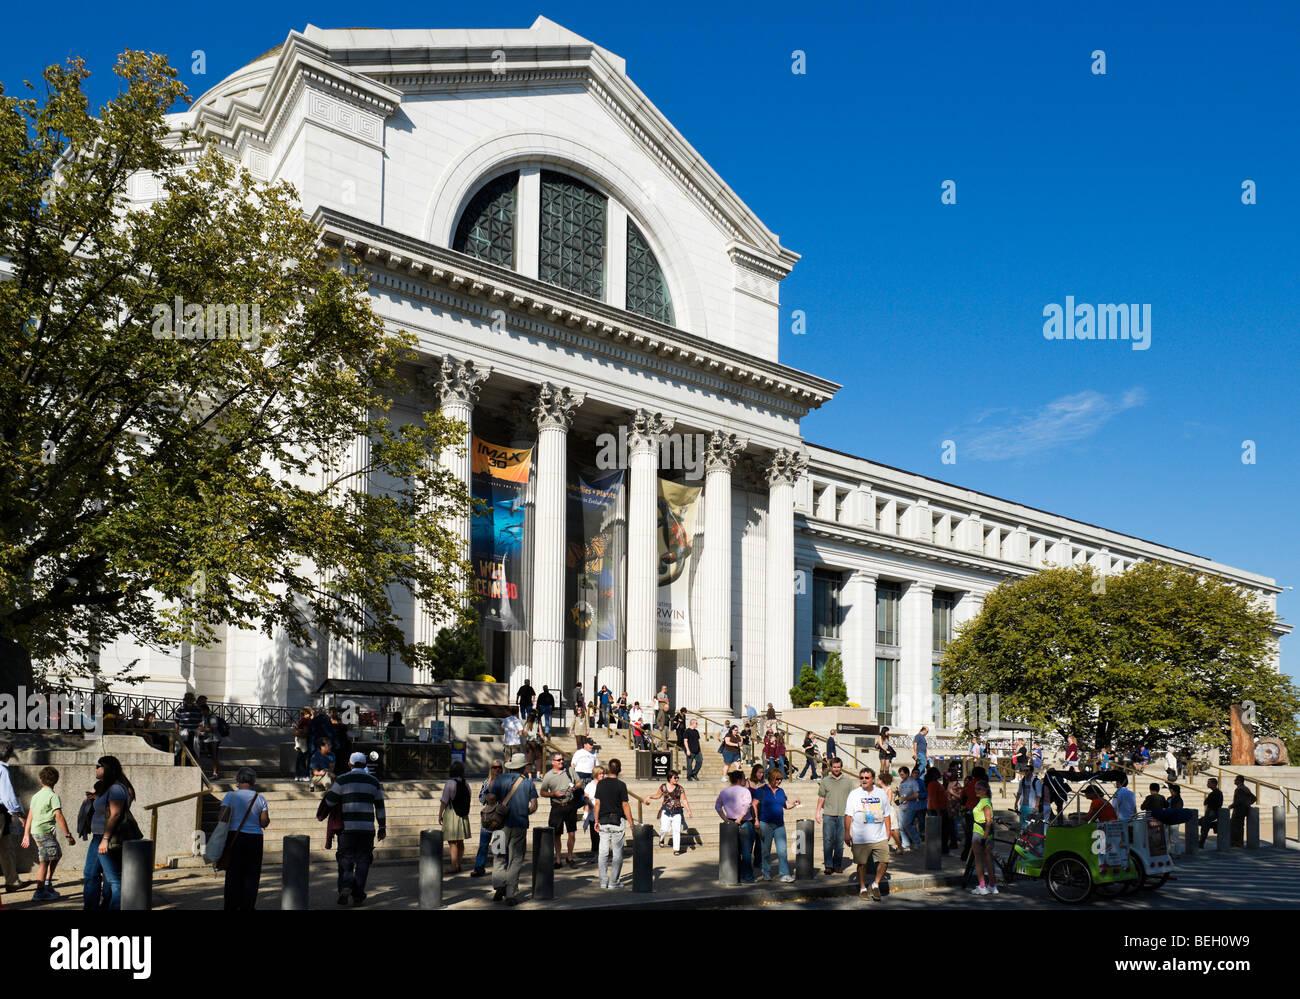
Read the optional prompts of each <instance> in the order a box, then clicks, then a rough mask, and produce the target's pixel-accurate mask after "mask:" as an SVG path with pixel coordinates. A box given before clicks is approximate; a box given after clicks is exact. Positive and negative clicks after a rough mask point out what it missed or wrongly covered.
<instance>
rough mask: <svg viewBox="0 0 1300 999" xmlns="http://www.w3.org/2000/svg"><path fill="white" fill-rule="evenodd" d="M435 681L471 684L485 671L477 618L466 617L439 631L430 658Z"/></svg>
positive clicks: (474, 616) (473, 615)
mask: <svg viewBox="0 0 1300 999" xmlns="http://www.w3.org/2000/svg"><path fill="white" fill-rule="evenodd" d="M429 662H430V664H431V665H432V667H433V678H434V679H435V680H473V679H474V678H475V677H478V676H481V675H483V674H485V673H487V671H488V663H487V659H486V658H485V657H484V655H483V638H482V635H481V634H480V632H479V619H478V615H477V614H475V613H474V612H472V611H471V612H470V613H469V615H468V616H467V617H466V618H465V619H464V620H462V621H460V622H459V623H457V624H456V625H455V627H451V628H440V629H439V630H438V636H437V638H435V639H434V641H433V649H432V650H431V652H430V654H429Z"/></svg>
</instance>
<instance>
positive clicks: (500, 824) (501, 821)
mask: <svg viewBox="0 0 1300 999" xmlns="http://www.w3.org/2000/svg"><path fill="white" fill-rule="evenodd" d="M523 782H524V779H523V778H522V777H516V778H515V782H514V784H513V785H512V786H511V788H510V793H509V794H507V795H506V800H505V801H497V800H496V795H492V794H489V795H488V798H490V799H491V800H490V801H489V802H488V803H487V804H486V805H484V806H483V810H482V811H481V812H479V816H478V817H479V823H480V824H481V826H482V827H483V828H484V829H487V830H488V831H489V832H496V831H497V830H498V829H504V828H505V827H506V818H507V817H508V816H509V815H510V810H509V808H508V807H507V806H508V805H509V804H510V799H511V798H513V797H514V796H515V792H516V791H517V790H519V785H520V784H522V783H523Z"/></svg>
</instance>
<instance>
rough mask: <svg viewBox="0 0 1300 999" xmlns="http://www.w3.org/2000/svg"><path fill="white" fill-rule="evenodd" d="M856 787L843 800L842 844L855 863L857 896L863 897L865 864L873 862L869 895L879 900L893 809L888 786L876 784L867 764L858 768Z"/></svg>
mask: <svg viewBox="0 0 1300 999" xmlns="http://www.w3.org/2000/svg"><path fill="white" fill-rule="evenodd" d="M858 781H859V783H858V786H857V787H856V788H854V789H853V790H852V791H850V792H849V797H848V800H846V801H845V802H844V845H845V846H847V847H849V848H850V849H851V850H852V851H853V862H854V863H855V864H857V865H858V895H859V897H861V898H866V897H867V894H868V892H867V867H868V866H870V865H871V864H873V863H874V864H875V865H876V875H875V879H874V880H873V881H872V882H871V891H870V894H871V897H872V898H873V899H875V900H876V901H877V902H879V901H880V880H881V878H883V877H884V876H885V870H886V869H887V868H888V867H889V838H890V836H891V835H892V833H893V819H894V809H893V806H892V805H891V804H890V803H889V788H887V787H877V786H876V772H875V771H874V770H872V769H871V768H870V767H863V768H862V769H861V770H859V771H858Z"/></svg>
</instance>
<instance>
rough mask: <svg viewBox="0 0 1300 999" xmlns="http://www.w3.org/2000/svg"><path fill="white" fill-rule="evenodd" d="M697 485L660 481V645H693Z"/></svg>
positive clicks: (656, 606) (667, 647)
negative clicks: (692, 583)
mask: <svg viewBox="0 0 1300 999" xmlns="http://www.w3.org/2000/svg"><path fill="white" fill-rule="evenodd" d="M700 492H701V490H700V488H699V487H698V486H683V485H678V484H677V483H676V482H667V481H665V480H663V479H660V480H659V520H658V524H657V530H656V531H655V533H656V535H657V536H658V539H659V563H658V566H659V588H658V590H657V591H656V592H657V599H656V604H655V620H656V622H657V624H658V627H657V629H656V631H657V635H658V647H659V648H661V649H689V648H690V647H691V593H690V586H691V572H690V568H691V556H692V555H693V554H694V551H693V549H692V547H691V546H692V545H693V544H694V543H695V514H696V511H697V509H698V503H699V498H700Z"/></svg>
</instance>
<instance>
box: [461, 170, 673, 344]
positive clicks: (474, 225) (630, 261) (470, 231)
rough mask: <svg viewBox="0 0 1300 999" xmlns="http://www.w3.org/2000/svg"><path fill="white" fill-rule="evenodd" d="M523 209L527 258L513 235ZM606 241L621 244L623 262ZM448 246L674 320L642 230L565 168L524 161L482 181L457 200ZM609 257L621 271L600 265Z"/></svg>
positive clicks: (521, 229) (666, 320)
mask: <svg viewBox="0 0 1300 999" xmlns="http://www.w3.org/2000/svg"><path fill="white" fill-rule="evenodd" d="M611 204H612V207H613V210H612V211H611ZM533 213H536V214H535V215H534V214H533ZM525 215H526V216H527V217H528V218H527V221H531V219H532V218H536V220H537V243H536V247H537V257H536V260H535V262H534V258H533V256H532V249H533V247H532V246H521V245H520V241H519V234H520V232H524V233H527V234H528V235H529V236H530V237H531V232H530V226H528V225H527V224H521V218H522V217H523V216H525ZM624 220H626V229H624V227H623V223H624ZM607 241H614V242H615V247H616V248H618V247H620V246H621V247H624V248H626V251H627V254H626V258H625V259H626V267H625V268H624V267H623V262H622V261H619V260H618V253H617V252H614V253H611V252H610V248H609V246H607V245H606V243H607ZM451 248H452V249H453V250H458V251H459V252H461V253H466V254H468V255H469V256H471V257H476V258H478V259H479V260H486V261H488V262H489V263H493V264H497V265H499V266H501V267H509V268H511V269H518V270H521V271H523V272H524V273H526V274H528V275H529V276H530V277H533V276H535V277H537V278H540V279H541V280H543V281H546V282H548V283H550V284H553V285H558V286H559V287H561V288H565V289H568V290H569V291H575V292H578V293H579V294H581V295H588V296H590V297H591V298H595V299H600V300H602V301H604V300H608V301H609V302H610V304H611V305H615V306H622V307H623V308H625V309H627V310H628V311H629V312H635V313H637V314H638V315H642V316H647V317H648V318H650V319H656V320H658V321H659V322H662V323H667V324H668V325H670V326H673V325H676V316H675V315H674V312H673V301H672V295H671V293H670V292H669V290H668V282H667V281H666V280H665V279H664V272H663V268H661V267H660V266H659V260H658V259H657V258H656V257H655V253H654V250H652V249H651V248H650V241H649V240H648V239H647V238H646V236H645V233H644V232H643V231H642V230H641V228H640V227H639V226H637V224H636V223H635V222H634V221H632V218H631V217H630V215H628V214H627V213H626V212H624V211H622V210H620V206H619V205H618V204H617V203H612V202H611V199H610V198H609V197H608V196H606V195H605V194H603V193H601V192H600V191H598V190H596V188H594V187H592V186H591V185H590V184H588V183H586V182H585V181H581V180H578V179H577V178H576V177H572V176H569V175H568V174H563V173H559V172H558V171H555V170H542V169H538V168H537V167H524V168H521V169H519V170H514V171H511V172H510V173H506V174H502V175H501V176H500V177H497V178H495V179H493V180H491V181H489V182H488V183H486V184H485V185H483V187H481V188H480V189H479V190H478V191H477V192H476V193H475V194H474V196H473V197H472V198H470V200H469V203H468V204H467V205H466V206H465V210H464V212H463V213H462V215H461V217H460V220H459V221H458V222H457V224H456V231H455V234H454V235H453V237H452V244H451ZM611 260H612V261H613V262H614V266H616V267H618V268H619V269H620V270H623V271H624V273H623V274H615V275H613V276H612V277H611V275H610V274H609V273H607V271H608V268H609V266H610V262H611ZM534 264H535V266H536V270H534ZM619 278H623V279H624V281H623V282H620V281H619ZM620 283H622V288H620V287H619V285H620Z"/></svg>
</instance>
